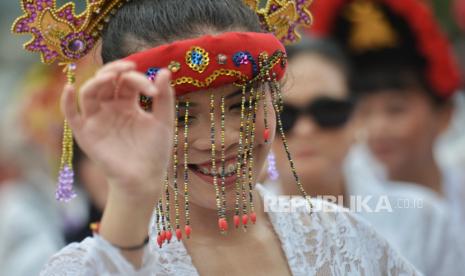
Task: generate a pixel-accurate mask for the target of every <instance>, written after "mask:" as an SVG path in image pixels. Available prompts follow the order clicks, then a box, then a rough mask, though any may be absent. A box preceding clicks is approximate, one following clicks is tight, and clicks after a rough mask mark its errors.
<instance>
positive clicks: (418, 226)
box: [345, 147, 465, 275]
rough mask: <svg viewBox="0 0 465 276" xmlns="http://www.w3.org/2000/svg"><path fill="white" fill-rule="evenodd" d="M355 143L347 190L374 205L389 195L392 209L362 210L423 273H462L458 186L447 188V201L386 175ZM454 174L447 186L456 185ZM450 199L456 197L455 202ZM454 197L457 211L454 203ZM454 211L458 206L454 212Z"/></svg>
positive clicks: (464, 256)
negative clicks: (363, 197)
mask: <svg viewBox="0 0 465 276" xmlns="http://www.w3.org/2000/svg"><path fill="white" fill-rule="evenodd" d="M360 150H363V149H362V148H360V147H359V148H355V149H354V151H352V152H351V154H350V155H349V158H348V160H347V164H346V168H345V175H346V185H347V187H346V188H347V193H348V194H349V195H352V196H355V195H356V196H372V198H371V199H370V201H369V202H368V205H369V206H370V207H371V209H372V210H374V208H375V206H376V204H378V202H379V199H381V198H384V199H386V198H387V199H388V201H389V203H390V206H391V207H392V212H386V211H381V212H366V211H362V212H359V213H358V214H359V215H360V216H362V217H363V218H364V219H366V220H367V221H368V222H369V223H370V224H371V225H373V226H374V228H375V229H376V230H377V231H378V232H379V233H380V234H381V235H382V236H383V237H385V238H386V239H387V240H388V241H389V242H390V243H391V244H392V245H393V247H394V248H396V249H398V250H399V252H401V254H402V255H404V256H405V258H406V259H407V260H409V261H410V262H411V263H412V264H414V265H415V266H416V267H417V268H418V269H419V270H420V271H422V272H423V273H424V274H425V275H462V274H463V272H464V271H465V262H464V260H465V239H464V236H463V231H460V229H461V228H460V227H458V223H457V216H458V214H457V213H458V212H459V211H460V209H459V208H461V207H460V205H461V206H462V207H463V206H464V202H463V201H460V202H459V200H458V198H460V194H459V193H458V190H457V189H455V192H448V194H449V195H448V200H447V201H445V200H443V199H441V198H439V197H438V196H437V195H436V194H435V193H434V192H432V191H430V190H429V189H426V188H423V187H421V186H418V185H414V184H411V183H400V182H392V181H388V180H386V179H385V178H384V177H383V176H382V175H381V174H380V173H379V172H380V171H379V170H378V169H371V165H370V164H373V163H371V162H367V160H368V159H364V158H365V157H363V156H361V155H360V154H361V152H360ZM448 175H449V176H450V180H449V184H448V185H446V186H447V187H454V188H457V185H456V184H457V182H458V180H457V177H452V176H455V175H453V174H448ZM450 198H456V200H454V201H451V200H449V199H450ZM451 202H455V204H456V205H457V206H459V207H457V208H458V209H459V210H454V209H453V208H450V205H449V204H450V203H451ZM452 210H454V211H453V212H452Z"/></svg>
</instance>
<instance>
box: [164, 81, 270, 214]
mask: <svg viewBox="0 0 465 276" xmlns="http://www.w3.org/2000/svg"><path fill="white" fill-rule="evenodd" d="M248 94H249V92H248V91H247V92H246V95H248ZM266 94H267V103H268V104H267V111H268V124H269V128H270V131H271V132H270V139H273V137H274V135H275V134H274V129H275V127H276V126H275V123H276V122H275V119H274V118H275V115H274V114H275V113H274V111H273V109H272V106H271V96H270V95H269V93H266ZM211 95H214V99H215V105H214V106H215V112H214V123H215V141H216V143H215V147H216V168H217V172H219V171H220V170H221V144H222V143H221V98H222V97H224V98H225V105H224V107H225V120H224V129H225V135H224V156H225V172H226V175H227V177H226V179H225V184H226V185H225V187H226V189H225V190H226V202H227V203H228V208H232V207H233V206H234V201H235V181H236V178H237V177H236V168H237V153H238V150H239V136H240V125H241V124H240V122H241V102H242V88H238V87H237V86H234V85H227V86H223V87H221V88H217V89H210V90H205V91H198V92H194V93H190V94H187V95H184V96H182V97H178V98H177V100H178V101H179V106H180V109H179V110H180V112H179V143H178V144H179V151H178V162H179V163H178V164H179V165H178V183H179V188H180V190H181V191H182V189H183V182H184V180H183V174H184V123H183V122H184V116H185V108H183V107H184V106H185V104H184V103H185V102H187V101H189V105H190V108H189V124H188V130H189V131H188V146H189V147H188V148H189V154H188V158H189V160H188V162H187V163H188V176H189V186H188V187H189V200H190V202H191V204H196V205H198V206H200V207H203V208H209V209H216V194H215V187H214V184H213V178H214V177H213V174H214V172H215V171H214V170H213V168H212V150H211V149H212V143H211V135H210V134H211V125H212V122H211V114H210V109H211V104H210V102H211V99H210V96H211ZM247 101H248V99H247ZM262 102H263V101H260V104H259V106H258V110H257V118H256V127H255V133H256V135H255V143H254V154H253V158H254V176H256V175H257V173H258V172H259V171H260V170H261V168H262V167H263V164H264V162H265V159H266V156H267V154H268V152H269V150H270V145H268V144H266V143H265V141H264V138H263V135H262V133H263V132H264V130H265V126H264V108H263V103H262ZM170 168H171V169H170V172H169V176H170V177H171V176H173V173H174V170H173V165H171V166H170ZM217 179H218V185H220V183H221V177H219V174H218V173H217ZM254 179H255V177H254ZM170 182H172V181H170ZM254 183H255V181H254ZM171 185H172V184H171ZM182 194H183V193H180V195H182Z"/></svg>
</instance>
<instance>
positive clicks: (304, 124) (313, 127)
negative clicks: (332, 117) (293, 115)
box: [291, 116, 318, 137]
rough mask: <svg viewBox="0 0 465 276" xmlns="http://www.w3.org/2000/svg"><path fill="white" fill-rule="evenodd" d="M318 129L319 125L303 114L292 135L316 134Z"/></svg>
mask: <svg viewBox="0 0 465 276" xmlns="http://www.w3.org/2000/svg"><path fill="white" fill-rule="evenodd" d="M317 130H318V125H317V124H316V123H315V121H313V120H312V119H311V118H309V117H308V116H301V117H300V118H299V119H297V122H296V123H295V125H294V127H293V129H292V132H291V133H292V135H293V136H297V137H298V136H300V137H303V136H309V135H312V134H314V133H315V132H316V131H317Z"/></svg>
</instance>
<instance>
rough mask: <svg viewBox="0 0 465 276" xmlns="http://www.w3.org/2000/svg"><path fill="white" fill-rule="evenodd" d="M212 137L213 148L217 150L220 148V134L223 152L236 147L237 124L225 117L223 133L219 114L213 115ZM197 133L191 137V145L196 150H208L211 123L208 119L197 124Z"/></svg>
mask: <svg viewBox="0 0 465 276" xmlns="http://www.w3.org/2000/svg"><path fill="white" fill-rule="evenodd" d="M214 122H215V126H214V138H215V142H214V144H215V148H216V150H217V151H220V150H221V145H222V136H223V139H224V147H225V152H228V151H229V149H232V148H235V147H237V145H238V143H239V125H237V126H236V124H233V123H232V122H231V121H229V120H228V117H227V116H226V118H225V124H224V133H222V130H221V115H220V114H218V116H216V115H215V121H214ZM196 132H197V135H196V137H192V144H191V147H193V148H194V149H196V150H198V151H210V150H211V148H212V124H211V121H210V120H206V121H205V122H203V123H202V124H201V125H198V126H197V130H196Z"/></svg>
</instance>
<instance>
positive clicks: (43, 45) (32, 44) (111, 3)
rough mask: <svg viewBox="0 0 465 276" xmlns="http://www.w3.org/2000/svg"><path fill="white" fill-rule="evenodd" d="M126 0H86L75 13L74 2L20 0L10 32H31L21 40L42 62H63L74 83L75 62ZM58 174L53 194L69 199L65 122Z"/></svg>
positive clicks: (69, 167) (68, 131)
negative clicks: (38, 53)
mask: <svg viewBox="0 0 465 276" xmlns="http://www.w3.org/2000/svg"><path fill="white" fill-rule="evenodd" d="M128 1H129V0H86V9H85V10H84V11H83V12H82V13H81V14H76V12H75V5H74V3H72V2H70V3H67V4H65V5H64V6H62V7H61V8H58V7H57V4H56V0H21V8H22V10H23V12H24V15H22V16H21V17H19V18H18V19H16V21H15V22H14V23H13V26H12V32H13V33H16V34H27V33H29V34H31V35H32V39H31V40H30V41H29V42H27V43H26V44H24V48H25V49H26V50H28V51H31V52H40V56H41V60H42V62H43V63H45V64H52V63H53V62H55V61H58V62H59V63H60V64H61V65H63V66H64V71H65V72H66V75H67V77H68V83H71V84H72V83H74V82H75V77H74V72H75V70H76V65H75V63H74V62H76V61H78V60H79V59H81V58H83V57H84V56H85V55H87V54H88V53H89V52H90V51H91V50H92V49H93V48H94V46H95V44H96V42H97V40H98V39H99V38H100V34H101V31H102V30H103V27H104V24H105V23H107V22H109V20H110V16H111V15H112V14H115V13H116V11H117V10H118V8H120V7H121V6H122V5H123V4H124V3H125V2H128ZM62 151H63V152H62V158H61V165H60V176H59V183H58V189H57V193H56V198H57V199H58V200H60V201H69V200H70V199H72V198H74V197H75V196H76V194H75V192H74V191H73V187H72V184H73V179H74V173H73V168H72V159H73V134H72V131H71V129H70V127H69V126H68V123H67V122H65V125H64V134H63V149H62Z"/></svg>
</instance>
